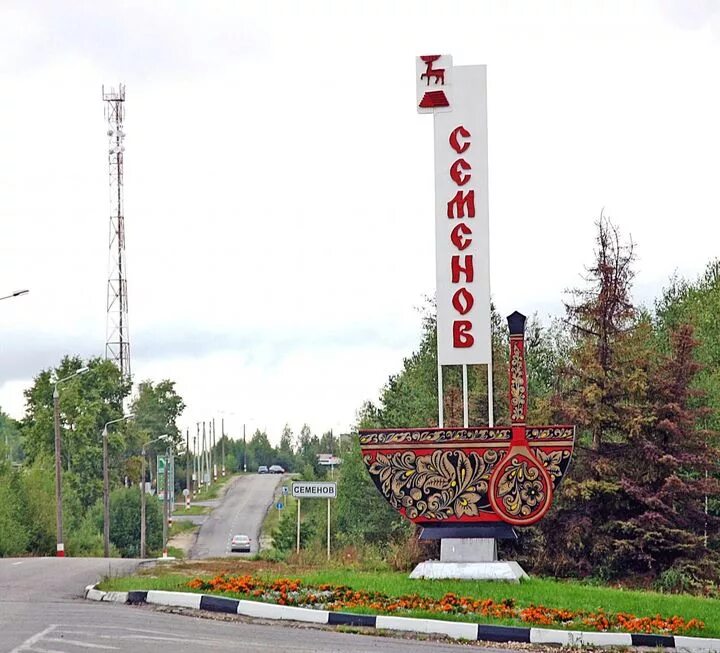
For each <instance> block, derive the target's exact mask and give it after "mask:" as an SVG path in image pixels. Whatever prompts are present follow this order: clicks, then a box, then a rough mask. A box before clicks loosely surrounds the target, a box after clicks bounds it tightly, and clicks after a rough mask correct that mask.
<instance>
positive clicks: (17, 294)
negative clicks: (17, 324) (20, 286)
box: [0, 290, 30, 300]
mask: <svg viewBox="0 0 720 653" xmlns="http://www.w3.org/2000/svg"><path fill="white" fill-rule="evenodd" d="M29 292H30V291H29V290H16V291H15V292H14V293H10V294H9V295H5V297H0V300H3V299H12V298H13V297H20V295H27V294H28V293H29Z"/></svg>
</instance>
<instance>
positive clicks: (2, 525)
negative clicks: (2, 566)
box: [0, 469, 30, 558]
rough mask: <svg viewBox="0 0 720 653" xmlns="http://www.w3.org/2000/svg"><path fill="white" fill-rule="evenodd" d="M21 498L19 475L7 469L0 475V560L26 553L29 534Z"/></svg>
mask: <svg viewBox="0 0 720 653" xmlns="http://www.w3.org/2000/svg"><path fill="white" fill-rule="evenodd" d="M23 498H24V497H23V494H22V485H21V483H20V479H19V474H18V473H17V472H13V471H10V470H9V469H8V470H6V471H5V473H0V558H2V557H6V556H16V555H21V554H23V553H25V552H26V551H27V547H28V543H29V541H30V534H29V532H28V529H27V526H26V522H25V520H24V519H23V515H24V501H23Z"/></svg>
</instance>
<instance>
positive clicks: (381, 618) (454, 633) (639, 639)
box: [84, 585, 720, 653]
mask: <svg viewBox="0 0 720 653" xmlns="http://www.w3.org/2000/svg"><path fill="white" fill-rule="evenodd" d="M84 596H85V598H86V599H88V600H91V601H106V602H113V603H149V604H155V605H165V606H175V607H185V608H194V609H199V610H208V611H210V612H225V613H229V614H239V615H243V616H246V617H255V618H260V619H286V620H291V621H304V622H310V623H316V624H323V625H330V626H340V625H346V626H366V627H369V628H377V629H382V630H399V631H404V632H416V633H422V634H437V635H445V636H447V637H451V638H453V639H464V640H479V641H484V642H524V643H529V644H558V645H560V646H584V645H593V646H646V647H654V648H675V649H677V651H682V652H688V653H706V652H707V653H720V639H709V638H704V637H685V636H682V635H649V634H647V633H633V634H630V633H601V632H582V631H578V630H553V629H550V628H521V627H517V626H492V625H484V624H472V623H468V622H464V621H441V620H439V619H415V618H411V617H395V616H388V615H368V614H352V613H349V612H330V611H328V610H315V609H312V608H300V607H295V606H289V605H276V604H273V603H262V602H260V601H247V600H244V599H231V598H227V597H224V596H215V595H212V594H196V593H194V592H166V591H162V590H147V591H144V590H136V591H131V592H103V591H101V590H98V589H96V587H95V585H88V586H87V587H86V588H85V595H84Z"/></svg>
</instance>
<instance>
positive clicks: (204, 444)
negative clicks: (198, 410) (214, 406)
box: [202, 421, 210, 489]
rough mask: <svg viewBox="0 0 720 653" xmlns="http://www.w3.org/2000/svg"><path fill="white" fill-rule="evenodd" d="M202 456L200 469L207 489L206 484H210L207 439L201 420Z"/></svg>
mask: <svg viewBox="0 0 720 653" xmlns="http://www.w3.org/2000/svg"><path fill="white" fill-rule="evenodd" d="M202 450H203V453H202V456H203V471H202V481H203V483H204V484H205V488H206V489H207V487H208V485H209V484H210V474H209V473H208V452H207V439H206V437H205V422H204V421H203V430H202Z"/></svg>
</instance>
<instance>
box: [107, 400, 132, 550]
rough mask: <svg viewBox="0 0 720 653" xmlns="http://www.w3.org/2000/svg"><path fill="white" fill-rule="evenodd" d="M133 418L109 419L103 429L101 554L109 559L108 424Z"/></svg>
mask: <svg viewBox="0 0 720 653" xmlns="http://www.w3.org/2000/svg"><path fill="white" fill-rule="evenodd" d="M133 417H135V415H133V414H132V413H130V414H129V415H123V416H122V417H118V419H111V420H110V421H109V422H105V426H104V427H103V432H102V439H103V553H104V555H105V557H106V558H109V557H110V476H109V474H108V430H107V427H108V426H110V424H117V423H118V422H122V421H124V420H126V419H131V418H133Z"/></svg>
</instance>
